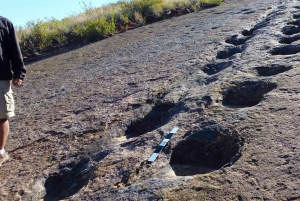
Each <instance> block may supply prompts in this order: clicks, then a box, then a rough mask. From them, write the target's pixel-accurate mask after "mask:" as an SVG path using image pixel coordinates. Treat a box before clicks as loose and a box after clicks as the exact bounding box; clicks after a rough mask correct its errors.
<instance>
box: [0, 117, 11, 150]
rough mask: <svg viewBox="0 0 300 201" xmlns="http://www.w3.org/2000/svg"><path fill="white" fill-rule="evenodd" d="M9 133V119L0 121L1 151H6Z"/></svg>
mask: <svg viewBox="0 0 300 201" xmlns="http://www.w3.org/2000/svg"><path fill="white" fill-rule="evenodd" d="M8 131H9V124H8V120H7V119H0V149H4V146H5V143H6V140H7V136H8Z"/></svg>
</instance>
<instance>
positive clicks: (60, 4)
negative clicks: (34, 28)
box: [0, 0, 118, 27]
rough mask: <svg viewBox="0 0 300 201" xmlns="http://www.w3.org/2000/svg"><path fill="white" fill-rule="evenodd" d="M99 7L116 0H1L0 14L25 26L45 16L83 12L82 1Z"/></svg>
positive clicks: (60, 17) (116, 0) (60, 16)
mask: <svg viewBox="0 0 300 201" xmlns="http://www.w3.org/2000/svg"><path fill="white" fill-rule="evenodd" d="M82 2H85V3H86V4H87V5H92V6H93V7H100V6H103V5H106V4H109V3H115V2H118V0H5V1H4V0H3V1H1V7H0V15H1V16H3V17H6V18H8V19H9V20H10V21H12V23H13V24H14V25H15V26H23V27H24V26H25V25H26V23H27V22H28V21H30V20H37V19H40V20H44V19H45V18H48V19H49V18H52V17H54V18H55V19H58V20H60V19H62V18H64V17H68V16H70V15H73V14H78V13H81V12H83V11H84V10H83V8H84V6H83V3H82Z"/></svg>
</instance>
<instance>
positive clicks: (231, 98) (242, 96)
mask: <svg viewBox="0 0 300 201" xmlns="http://www.w3.org/2000/svg"><path fill="white" fill-rule="evenodd" d="M276 87H277V84H276V83H273V82H269V81H251V80H246V81H238V82H235V83H234V84H233V85H232V86H230V87H228V88H227V89H225V90H224V91H223V92H222V95H223V101H222V104H223V106H226V107H235V108H243V107H252V106H255V105H257V104H258V103H260V102H261V101H262V100H263V98H264V95H265V94H266V93H268V92H270V91H272V90H273V89H275V88H276Z"/></svg>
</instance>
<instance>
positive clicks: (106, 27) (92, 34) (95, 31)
mask: <svg viewBox="0 0 300 201" xmlns="http://www.w3.org/2000/svg"><path fill="white" fill-rule="evenodd" d="M115 30H116V26H115V22H114V15H111V21H110V22H108V21H107V20H106V18H104V17H101V18H99V19H97V20H90V21H88V22H86V23H84V24H82V25H77V26H76V27H75V30H74V32H75V34H76V35H78V36H81V37H83V38H85V39H86V40H87V41H88V42H93V41H97V40H99V39H101V38H103V37H104V36H107V35H112V34H114V33H115Z"/></svg>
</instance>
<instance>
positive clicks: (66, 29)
mask: <svg viewBox="0 0 300 201" xmlns="http://www.w3.org/2000/svg"><path fill="white" fill-rule="evenodd" d="M220 3H221V0H131V1H125V0H121V1H118V2H117V3H113V4H109V5H106V6H103V7H99V8H94V7H93V6H91V5H88V4H86V3H84V2H83V5H84V6H83V10H84V12H83V13H82V14H79V15H76V16H70V17H67V18H64V19H62V20H56V19H55V18H52V19H46V20H44V21H42V20H37V21H34V20H33V21H29V22H27V25H26V26H25V27H18V28H17V35H18V37H19V41H20V46H21V49H22V52H23V54H24V57H25V59H26V57H29V56H31V55H33V54H37V52H38V53H39V54H43V53H49V52H51V51H53V50H54V49H57V48H62V47H64V46H70V45H76V44H84V43H89V42H95V41H98V40H101V39H103V38H106V37H109V36H111V35H114V34H115V33H118V32H123V31H126V30H127V29H130V28H135V27H138V26H141V25H144V24H146V23H152V22H155V21H159V20H162V19H166V18H169V17H174V16H178V15H182V14H186V13H189V12H193V11H195V10H200V9H202V8H206V7H210V6H217V5H219V4H220Z"/></svg>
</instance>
